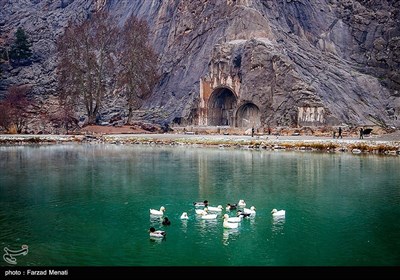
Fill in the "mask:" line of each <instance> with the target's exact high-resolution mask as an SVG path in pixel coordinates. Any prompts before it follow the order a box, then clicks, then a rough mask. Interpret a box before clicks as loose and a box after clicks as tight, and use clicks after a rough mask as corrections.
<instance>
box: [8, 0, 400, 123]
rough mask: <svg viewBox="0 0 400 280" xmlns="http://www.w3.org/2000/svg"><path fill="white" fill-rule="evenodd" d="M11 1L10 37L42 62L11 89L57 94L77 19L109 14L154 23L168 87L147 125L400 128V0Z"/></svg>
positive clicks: (150, 105) (159, 93)
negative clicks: (68, 34)
mask: <svg viewBox="0 0 400 280" xmlns="http://www.w3.org/2000/svg"><path fill="white" fill-rule="evenodd" d="M9 2H11V1H2V0H0V6H2V9H1V13H2V14H1V18H3V19H4V20H3V21H2V22H0V25H1V27H2V30H1V31H2V32H1V34H5V33H7V32H11V30H13V28H15V27H16V26H18V25H22V26H23V27H25V28H26V29H28V31H31V34H34V47H35V53H37V54H39V55H38V59H37V62H36V63H34V65H32V66H31V67H30V68H27V69H24V70H15V69H11V70H10V72H12V71H16V72H17V71H19V72H18V73H14V74H13V75H9V76H7V79H6V80H5V81H3V88H2V90H4V88H5V86H7V85H9V84H12V83H17V82H21V81H22V82H26V83H33V84H35V85H37V88H38V89H37V91H36V92H37V94H42V95H46V94H49V92H51V90H52V89H54V83H55V80H54V74H53V71H54V67H55V63H54V62H55V59H56V57H55V56H54V41H55V39H56V38H57V36H58V35H59V34H60V32H62V30H63V28H64V27H65V26H66V22H67V20H68V19H73V18H75V17H77V18H78V19H79V18H80V19H81V20H84V19H85V18H86V17H87V16H88V14H90V13H92V12H94V11H95V10H96V9H107V10H108V11H110V13H112V14H113V15H115V16H116V17H117V18H118V19H119V20H120V23H123V22H124V21H125V20H126V19H127V18H128V16H130V15H131V14H134V15H136V16H138V17H142V18H145V19H146V20H148V22H149V24H150V27H151V31H152V34H151V38H152V42H153V44H154V47H155V49H156V50H157V52H158V53H159V54H160V62H161V64H160V65H161V69H160V70H161V73H162V79H161V81H160V83H159V84H158V86H157V88H156V89H155V91H154V93H153V94H152V95H151V96H150V98H149V99H148V100H146V102H145V104H144V106H143V108H142V109H143V110H147V112H149V113H147V114H144V117H145V118H152V119H154V120H156V121H168V122H176V123H181V124H191V125H230V126H237V127H250V126H257V127H267V126H268V125H271V126H276V125H332V124H340V123H348V124H355V125H357V124H366V123H371V122H372V123H379V124H383V125H389V126H391V125H395V126H400V70H399V69H400V67H399V66H400V65H399V64H400V47H399V46H400V14H399V10H400V4H399V2H398V1H390V0H384V1H363V0H352V1H351V0H336V1H335V0H316V1H305V0H296V1H291V0H285V1H272V0H221V1H214V0H190V1H175V0H162V1H161V0H136V1H122V0H119V1H118V0H103V1H89V0H75V1H74V0H69V1H67V0H64V1H61V4H60V1H18V3H13V4H11V3H9ZM21 2H26V3H21ZM36 2H37V3H36ZM44 2H45V3H47V4H44ZM49 3H50V4H49ZM21 72H23V73H21Z"/></svg>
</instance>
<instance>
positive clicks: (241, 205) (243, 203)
mask: <svg viewBox="0 0 400 280" xmlns="http://www.w3.org/2000/svg"><path fill="white" fill-rule="evenodd" d="M237 205H238V206H239V207H242V208H243V207H246V202H245V201H244V200H243V199H241V200H239V202H238V204H237Z"/></svg>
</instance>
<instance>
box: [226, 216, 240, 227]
mask: <svg viewBox="0 0 400 280" xmlns="http://www.w3.org/2000/svg"><path fill="white" fill-rule="evenodd" d="M225 215H226V214H225ZM228 218H229V216H228V217H225V216H224V222H223V224H222V225H223V227H224V228H238V227H239V223H233V222H229V221H228Z"/></svg>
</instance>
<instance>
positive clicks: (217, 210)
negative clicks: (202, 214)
mask: <svg viewBox="0 0 400 280" xmlns="http://www.w3.org/2000/svg"><path fill="white" fill-rule="evenodd" d="M207 210H208V211H210V212H222V205H218V206H217V207H214V206H207Z"/></svg>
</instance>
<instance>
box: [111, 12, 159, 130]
mask: <svg viewBox="0 0 400 280" xmlns="http://www.w3.org/2000/svg"><path fill="white" fill-rule="evenodd" d="M120 37H121V38H120V39H121V40H120V42H119V43H120V45H119V48H120V50H121V51H120V52H119V62H120V68H119V69H120V71H119V75H118V77H119V83H120V85H122V87H123V88H124V95H125V97H126V100H127V103H128V120H127V122H128V123H130V122H131V120H132V113H133V110H135V109H138V108H139V107H140V105H141V104H142V101H143V99H145V98H146V97H148V96H149V95H150V93H151V92H152V91H153V89H154V86H155V84H156V83H157V81H158V79H159V76H158V74H157V55H156V53H155V51H154V50H153V48H152V47H151V46H150V44H149V38H148V37H149V27H148V25H147V22H146V21H145V20H141V19H138V18H136V17H135V16H131V17H130V18H129V19H128V20H127V21H126V23H125V25H124V26H123V28H122V36H120Z"/></svg>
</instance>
